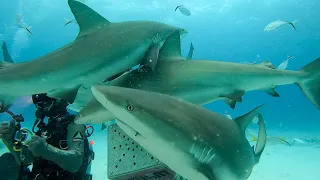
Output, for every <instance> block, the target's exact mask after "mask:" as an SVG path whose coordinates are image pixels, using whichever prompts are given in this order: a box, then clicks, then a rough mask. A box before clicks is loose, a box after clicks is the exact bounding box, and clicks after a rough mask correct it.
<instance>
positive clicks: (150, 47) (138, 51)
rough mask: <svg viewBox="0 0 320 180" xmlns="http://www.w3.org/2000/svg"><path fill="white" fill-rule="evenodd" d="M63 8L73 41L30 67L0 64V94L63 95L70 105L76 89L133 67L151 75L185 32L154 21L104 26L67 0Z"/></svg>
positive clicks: (92, 13)
mask: <svg viewBox="0 0 320 180" xmlns="http://www.w3.org/2000/svg"><path fill="white" fill-rule="evenodd" d="M68 5H69V7H70V9H71V11H72V13H73V15H74V17H75V20H76V22H77V23H78V25H79V29H80V31H79V34H78V36H77V37H76V38H75V40H74V41H72V42H71V43H69V44H67V45H65V46H64V47H62V48H60V49H57V50H55V51H53V52H51V53H49V54H46V55H44V56H41V57H39V58H36V59H33V60H30V61H26V62H19V63H8V62H1V63H0V93H1V94H5V95H10V96H12V97H19V96H26V95H32V94H38V93H48V96H50V97H53V98H61V97H59V96H58V95H62V94H63V93H62V92H66V94H68V96H65V97H66V98H67V99H65V100H66V101H68V102H69V103H72V102H73V101H74V97H75V96H76V94H77V91H78V90H79V88H80V87H82V86H83V87H87V88H90V87H91V86H92V85H94V84H99V83H101V82H103V81H104V80H105V79H107V78H109V77H111V76H114V75H116V74H118V73H120V72H123V71H126V70H128V69H130V68H132V67H133V66H136V65H141V66H144V67H148V68H150V69H154V68H155V67H156V64H157V62H159V61H162V60H164V59H166V58H168V57H173V56H180V54H181V49H180V48H181V47H180V40H181V38H182V36H183V35H185V34H186V33H187V31H186V30H185V29H182V28H178V27H174V26H171V25H168V24H164V23H160V22H154V21H126V22H110V21H109V20H107V19H106V18H104V17H103V16H101V15H100V14H98V13H97V12H96V11H94V10H93V9H91V8H89V7H88V6H86V5H85V4H83V3H81V2H78V1H76V0H68ZM21 89H23V91H22V90H21ZM72 93H73V94H75V95H72V96H69V95H70V94H72ZM68 97H70V98H68Z"/></svg>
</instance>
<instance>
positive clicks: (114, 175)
mask: <svg viewBox="0 0 320 180" xmlns="http://www.w3.org/2000/svg"><path fill="white" fill-rule="evenodd" d="M108 178H109V179H111V180H116V179H117V180H120V179H121V180H151V179H152V180H155V179H157V180H178V179H179V180H182V179H183V178H182V177H181V176H179V175H177V174H176V173H175V172H173V171H172V170H171V169H169V168H168V167H167V166H166V165H165V164H163V163H162V162H160V161H159V160H158V159H157V158H155V157H153V156H152V154H150V153H148V152H147V151H146V150H145V149H144V148H142V147H141V146H140V145H139V144H138V143H137V142H135V141H134V140H133V139H131V138H130V137H129V136H128V135H127V134H125V133H124V132H123V131H122V130H121V129H120V128H119V127H118V126H117V125H116V124H113V125H110V126H109V127H108Z"/></svg>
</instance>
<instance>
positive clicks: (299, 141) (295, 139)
mask: <svg viewBox="0 0 320 180" xmlns="http://www.w3.org/2000/svg"><path fill="white" fill-rule="evenodd" d="M295 141H296V142H298V143H301V144H305V142H304V141H303V140H301V139H299V138H293V142H295Z"/></svg>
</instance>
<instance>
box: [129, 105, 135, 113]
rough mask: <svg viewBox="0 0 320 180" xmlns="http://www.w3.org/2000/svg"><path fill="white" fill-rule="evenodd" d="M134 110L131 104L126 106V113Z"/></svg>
mask: <svg viewBox="0 0 320 180" xmlns="http://www.w3.org/2000/svg"><path fill="white" fill-rule="evenodd" d="M133 110H134V105H132V104H128V105H127V111H129V112H130V111H133Z"/></svg>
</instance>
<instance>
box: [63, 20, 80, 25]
mask: <svg viewBox="0 0 320 180" xmlns="http://www.w3.org/2000/svg"><path fill="white" fill-rule="evenodd" d="M65 20H66V24H65V25H64V26H66V25H68V24H70V23H75V24H78V23H77V21H76V20H75V19H73V20H69V19H67V18H65Z"/></svg>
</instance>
